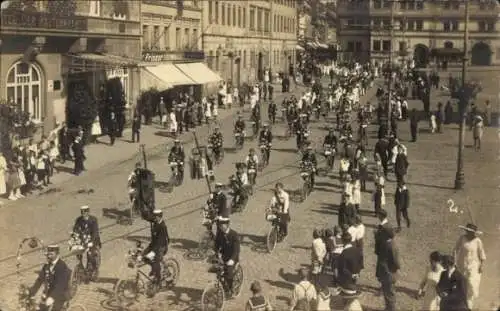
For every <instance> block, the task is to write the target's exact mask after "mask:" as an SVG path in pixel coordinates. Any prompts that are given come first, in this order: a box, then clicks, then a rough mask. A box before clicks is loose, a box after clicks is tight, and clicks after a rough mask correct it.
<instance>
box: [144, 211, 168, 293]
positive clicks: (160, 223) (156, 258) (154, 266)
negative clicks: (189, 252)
mask: <svg viewBox="0 0 500 311" xmlns="http://www.w3.org/2000/svg"><path fill="white" fill-rule="evenodd" d="M152 224H153V225H152V227H151V242H150V243H149V245H148V247H146V249H145V250H144V252H143V256H144V257H145V258H146V259H147V260H148V261H149V264H150V265H151V274H152V275H153V276H154V278H155V281H156V282H157V284H159V283H160V281H161V265H160V262H161V260H162V259H163V257H164V256H165V255H166V254H167V251H168V243H169V242H170V237H169V235H168V229H167V225H166V224H165V221H164V220H163V212H162V211H161V210H159V209H155V210H154V211H153V220H152Z"/></svg>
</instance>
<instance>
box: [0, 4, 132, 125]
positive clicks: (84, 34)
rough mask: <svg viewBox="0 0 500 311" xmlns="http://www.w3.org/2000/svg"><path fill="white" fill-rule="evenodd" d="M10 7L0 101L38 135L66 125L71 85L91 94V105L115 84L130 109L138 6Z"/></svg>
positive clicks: (4, 15)
mask: <svg viewBox="0 0 500 311" xmlns="http://www.w3.org/2000/svg"><path fill="white" fill-rule="evenodd" d="M7 2H8V3H5V2H4V3H3V4H2V11H1V30H0V44H1V48H2V53H1V56H0V61H1V64H2V66H0V93H1V94H2V95H1V97H0V98H2V99H4V100H6V101H8V102H10V103H13V104H15V105H17V107H18V108H19V109H20V110H22V111H25V112H28V113H29V114H30V115H31V117H32V119H33V120H34V121H35V122H36V124H37V126H38V130H37V132H38V133H39V134H43V133H45V134H47V133H48V132H49V131H50V130H51V129H52V128H54V125H55V123H56V122H61V121H68V120H67V117H68V114H67V111H68V106H67V105H68V102H70V101H71V100H68V98H67V96H68V95H67V94H69V93H72V90H71V89H70V88H71V85H73V82H75V81H78V83H79V84H86V85H87V86H88V88H87V89H88V90H89V93H90V94H89V95H88V97H90V98H92V100H93V99H95V98H96V97H98V96H99V91H98V90H99V86H100V85H102V84H103V83H104V82H105V81H106V80H107V79H111V78H114V77H117V78H119V79H120V81H121V83H122V85H123V90H124V92H125V94H124V95H125V101H126V103H127V104H131V103H132V102H133V101H134V98H135V97H136V96H137V92H138V89H137V87H136V85H137V83H138V80H139V78H138V73H137V71H136V70H134V69H133V68H132V67H133V66H132V64H133V63H134V62H135V60H137V59H138V57H139V56H140V21H139V16H140V13H139V12H140V3H137V2H136V1H127V0H122V1H119V2H118V1H111V0H109V1H108V0H91V1H76V0H67V1H53V2H50V1H23V0H11V1H7ZM73 93H74V92H73ZM77 93H78V92H77Z"/></svg>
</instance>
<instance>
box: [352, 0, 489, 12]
mask: <svg viewBox="0 0 500 311" xmlns="http://www.w3.org/2000/svg"><path fill="white" fill-rule="evenodd" d="M394 2H395V0H374V1H373V8H374V9H389V8H391V5H392V3H394ZM424 3H425V2H424V1H423V0H399V1H396V3H395V5H394V8H395V9H399V10H408V11H410V10H413V11H416V10H418V11H421V10H424V9H425V4H424ZM463 3H464V1H459V0H455V1H441V3H440V6H441V8H443V9H445V10H459V9H460V7H461V6H462V4H463ZM430 4H431V6H433V7H436V5H438V3H437V2H434V3H430ZM495 5H496V4H495V3H494V1H489V2H488V1H480V2H479V9H480V10H491V9H494V8H495ZM368 6H369V3H368V2H367V1H365V0H358V1H355V0H351V1H349V3H347V4H346V5H345V7H346V8H347V9H350V10H355V9H360V8H366V7H368Z"/></svg>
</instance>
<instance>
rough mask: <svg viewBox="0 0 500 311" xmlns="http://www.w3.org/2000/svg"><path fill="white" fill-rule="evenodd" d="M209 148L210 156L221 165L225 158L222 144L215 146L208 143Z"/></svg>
mask: <svg viewBox="0 0 500 311" xmlns="http://www.w3.org/2000/svg"><path fill="white" fill-rule="evenodd" d="M207 150H208V156H209V157H211V158H212V159H213V161H214V163H215V164H216V165H219V164H220V163H221V162H222V160H223V159H224V148H223V147H222V146H214V145H212V144H208V145H207ZM216 151H218V152H216Z"/></svg>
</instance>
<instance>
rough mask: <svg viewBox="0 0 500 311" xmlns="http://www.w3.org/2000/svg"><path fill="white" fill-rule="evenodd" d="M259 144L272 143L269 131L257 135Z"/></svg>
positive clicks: (271, 135)
mask: <svg viewBox="0 0 500 311" xmlns="http://www.w3.org/2000/svg"><path fill="white" fill-rule="evenodd" d="M259 142H267V143H269V144H270V143H272V142H273V133H271V131H261V132H260V135H259Z"/></svg>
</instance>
